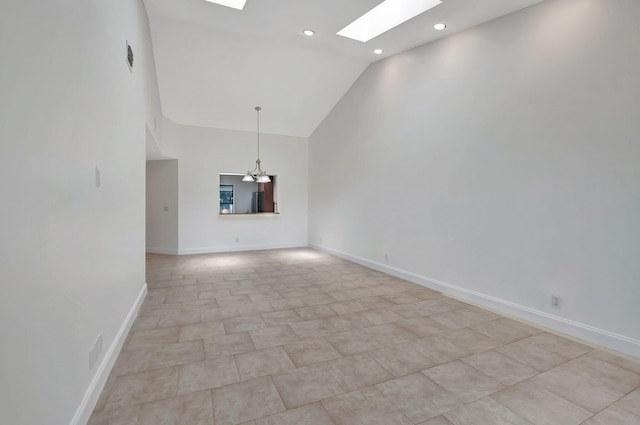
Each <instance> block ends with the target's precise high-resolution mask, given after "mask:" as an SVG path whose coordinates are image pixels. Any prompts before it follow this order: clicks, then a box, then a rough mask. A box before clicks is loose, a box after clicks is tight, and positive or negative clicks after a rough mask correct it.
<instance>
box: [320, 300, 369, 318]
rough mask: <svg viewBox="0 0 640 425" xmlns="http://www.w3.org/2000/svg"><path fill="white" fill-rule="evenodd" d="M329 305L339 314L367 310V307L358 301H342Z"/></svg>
mask: <svg viewBox="0 0 640 425" xmlns="http://www.w3.org/2000/svg"><path fill="white" fill-rule="evenodd" d="M329 307H331V309H333V311H335V312H336V314H338V315H343V314H351V313H358V312H361V311H364V310H367V307H365V306H364V305H362V304H360V303H359V302H357V301H340V302H337V303H336V302H334V303H331V304H329Z"/></svg>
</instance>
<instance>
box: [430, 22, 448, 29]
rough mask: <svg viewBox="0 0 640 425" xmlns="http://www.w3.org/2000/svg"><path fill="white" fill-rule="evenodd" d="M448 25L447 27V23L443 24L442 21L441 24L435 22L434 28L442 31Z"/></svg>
mask: <svg viewBox="0 0 640 425" xmlns="http://www.w3.org/2000/svg"><path fill="white" fill-rule="evenodd" d="M446 27H447V24H442V23H440V24H435V25H434V26H433V28H435V29H437V30H438V31H442V30H443V29H445V28H446Z"/></svg>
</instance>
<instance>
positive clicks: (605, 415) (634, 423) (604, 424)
mask: <svg viewBox="0 0 640 425" xmlns="http://www.w3.org/2000/svg"><path fill="white" fill-rule="evenodd" d="M614 424H615V425H638V424H640V416H636V415H634V414H632V413H629V412H628V411H626V410H623V409H620V408H618V407H616V406H611V407H609V408H607V409H605V410H603V411H602V412H600V413H598V414H597V415H596V416H594V417H593V418H591V419H589V420H588V421H586V422H585V423H584V425H614Z"/></svg>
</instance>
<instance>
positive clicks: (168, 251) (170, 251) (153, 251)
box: [146, 247, 178, 255]
mask: <svg viewBox="0 0 640 425" xmlns="http://www.w3.org/2000/svg"><path fill="white" fill-rule="evenodd" d="M146 252H147V254H165V255H178V250H177V249H173V248H151V247H149V248H147V250H146Z"/></svg>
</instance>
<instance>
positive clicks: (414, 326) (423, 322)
mask: <svg viewBox="0 0 640 425" xmlns="http://www.w3.org/2000/svg"><path fill="white" fill-rule="evenodd" d="M397 324H398V325H400V326H402V327H403V328H405V329H407V330H408V331H410V332H412V333H414V334H416V335H418V336H419V337H427V336H431V335H437V334H440V333H443V332H445V331H448V330H449V329H448V328H446V327H444V326H442V325H441V324H440V323H438V322H436V321H434V320H431V319H429V318H428V317H416V318H413V319H404V320H401V321H399V322H397Z"/></svg>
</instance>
